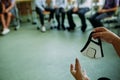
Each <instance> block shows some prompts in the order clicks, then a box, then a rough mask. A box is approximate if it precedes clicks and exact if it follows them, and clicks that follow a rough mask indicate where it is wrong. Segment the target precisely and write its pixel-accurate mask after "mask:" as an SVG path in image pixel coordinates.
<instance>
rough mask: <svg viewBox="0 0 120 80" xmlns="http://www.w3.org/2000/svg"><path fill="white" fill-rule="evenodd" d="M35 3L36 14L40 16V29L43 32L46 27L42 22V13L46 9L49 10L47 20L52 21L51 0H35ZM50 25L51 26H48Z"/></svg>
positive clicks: (52, 9)
mask: <svg viewBox="0 0 120 80" xmlns="http://www.w3.org/2000/svg"><path fill="white" fill-rule="evenodd" d="M35 5H36V12H37V13H38V15H39V17H40V22H41V25H42V27H41V31H42V32H45V31H46V27H45V24H44V13H45V12H47V11H50V16H49V19H48V22H49V23H50V21H52V19H53V17H54V8H53V0H36V1H35ZM50 27H52V26H50Z"/></svg>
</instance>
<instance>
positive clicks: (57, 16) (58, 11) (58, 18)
mask: <svg viewBox="0 0 120 80" xmlns="http://www.w3.org/2000/svg"><path fill="white" fill-rule="evenodd" d="M55 17H56V20H57V23H58V25H57V29H58V30H60V9H59V8H57V9H55Z"/></svg>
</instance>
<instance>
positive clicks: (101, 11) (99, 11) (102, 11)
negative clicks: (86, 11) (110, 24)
mask: <svg viewBox="0 0 120 80" xmlns="http://www.w3.org/2000/svg"><path fill="white" fill-rule="evenodd" d="M105 12H107V11H106V10H105V9H101V10H98V13H105Z"/></svg>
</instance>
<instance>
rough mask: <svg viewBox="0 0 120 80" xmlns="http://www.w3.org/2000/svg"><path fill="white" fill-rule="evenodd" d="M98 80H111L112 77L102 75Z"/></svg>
mask: <svg viewBox="0 0 120 80" xmlns="http://www.w3.org/2000/svg"><path fill="white" fill-rule="evenodd" d="M98 80H111V79H109V78H106V77H101V78H99V79H98Z"/></svg>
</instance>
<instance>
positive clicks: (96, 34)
mask: <svg viewBox="0 0 120 80" xmlns="http://www.w3.org/2000/svg"><path fill="white" fill-rule="evenodd" d="M102 36H103V32H98V33H93V34H92V37H93V38H94V39H97V38H102Z"/></svg>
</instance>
